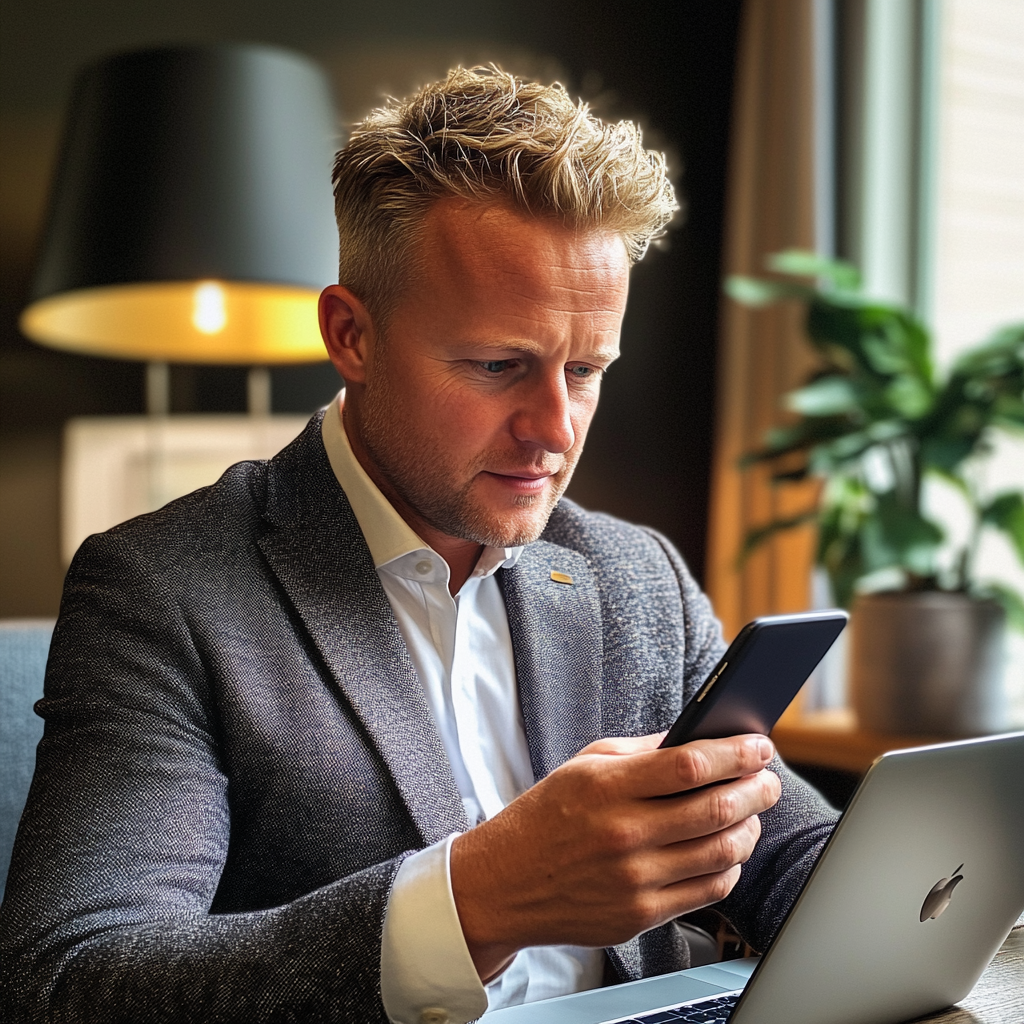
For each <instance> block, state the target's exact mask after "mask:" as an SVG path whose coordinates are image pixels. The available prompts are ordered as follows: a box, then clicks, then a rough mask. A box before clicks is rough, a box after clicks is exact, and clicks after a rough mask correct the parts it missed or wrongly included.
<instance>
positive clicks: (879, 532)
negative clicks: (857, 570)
mask: <svg viewBox="0 0 1024 1024" xmlns="http://www.w3.org/2000/svg"><path fill="white" fill-rule="evenodd" d="M943 538H944V534H943V531H942V530H941V529H940V528H939V527H938V526H936V524H935V523H933V522H932V521H931V520H930V519H926V518H925V517H924V516H922V515H921V513H920V512H918V511H917V510H916V509H911V508H906V507H905V506H903V505H901V504H900V503H899V502H898V501H897V500H896V497H895V492H893V491H890V492H889V493H887V494H882V495H879V497H878V505H877V507H876V509H875V514H874V515H873V516H870V517H867V518H865V520H864V524H863V526H862V527H861V544H862V549H863V552H864V563H865V568H866V570H867V571H868V572H877V571H878V570H879V569H887V568H890V567H892V566H898V567H900V568H903V569H906V570H908V571H909V572H912V573H914V574H915V575H917V576H932V575H934V573H935V556H936V553H937V551H938V548H939V545H940V544H941V543H942V541H943Z"/></svg>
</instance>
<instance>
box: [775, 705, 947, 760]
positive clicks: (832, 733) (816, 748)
mask: <svg viewBox="0 0 1024 1024" xmlns="http://www.w3.org/2000/svg"><path fill="white" fill-rule="evenodd" d="M948 739H949V737H939V736H917V735H899V734H895V733H880V732H868V731H866V730H863V729H860V728H858V726H857V718H856V716H855V715H854V713H853V711H852V710H850V709H848V708H837V709H834V710H828V711H810V712H806V713H799V712H797V713H792V714H791V713H787V714H786V715H783V717H782V718H781V719H780V721H779V723H778V725H776V726H775V728H774V730H772V740H773V741H774V743H775V746H776V748H777V749H778V751H779V754H780V756H781V757H782V759H783V760H784V761H787V762H790V763H792V764H807V765H816V766H818V767H821V768H837V769H840V770H842V771H847V772H854V773H856V774H857V775H863V774H864V772H866V771H867V770H868V768H869V767H870V766H871V763H872V762H873V761H874V760H875V758H876V757H878V756H879V755H880V754H884V753H886V752H887V751H889V750H900V749H902V748H904V747H921V746H925V745H926V744H929V743H942V742H944V741H945V740H948Z"/></svg>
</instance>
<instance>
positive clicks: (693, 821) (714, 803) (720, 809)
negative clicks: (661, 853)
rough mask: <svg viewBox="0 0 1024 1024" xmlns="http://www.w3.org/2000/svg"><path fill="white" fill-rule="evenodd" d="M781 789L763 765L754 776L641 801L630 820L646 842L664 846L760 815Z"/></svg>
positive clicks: (772, 773) (773, 802)
mask: <svg viewBox="0 0 1024 1024" xmlns="http://www.w3.org/2000/svg"><path fill="white" fill-rule="evenodd" d="M781 791H782V786H781V784H780V782H779V779H778V776H777V775H776V774H775V773H774V772H772V771H770V770H768V769H767V768H765V769H762V770H761V771H760V772H758V773H756V774H755V775H746V776H744V777H743V778H742V779H734V780H733V781H731V782H723V783H720V784H719V785H717V786H709V787H707V788H706V789H702V790H699V791H697V792H688V793H680V794H679V795H678V796H675V797H672V798H670V799H668V800H649V801H645V802H644V804H643V805H642V807H641V808H640V809H638V814H637V816H636V817H635V818H634V823H635V826H636V828H637V829H638V831H639V833H640V834H641V835H642V836H643V837H644V841H645V843H646V845H649V846H653V847H665V846H669V845H671V844H673V843H681V842H687V841H688V840H691V839H699V838H701V837H702V836H713V835H714V834H715V833H717V832H721V831H722V830H723V829H729V828H731V827H732V826H734V825H736V824H737V823H739V822H742V821H745V820H747V819H749V818H751V817H752V816H754V815H758V814H762V813H764V812H765V811H766V810H768V809H769V808H770V807H773V806H774V805H775V803H776V802H777V801H778V799H779V794H780V793H781Z"/></svg>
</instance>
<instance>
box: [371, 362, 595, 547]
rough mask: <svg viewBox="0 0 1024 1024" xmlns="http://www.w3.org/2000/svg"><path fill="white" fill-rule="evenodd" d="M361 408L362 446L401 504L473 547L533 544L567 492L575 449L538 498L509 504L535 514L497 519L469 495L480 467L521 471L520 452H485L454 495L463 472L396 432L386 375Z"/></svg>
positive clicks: (517, 497)
mask: <svg viewBox="0 0 1024 1024" xmlns="http://www.w3.org/2000/svg"><path fill="white" fill-rule="evenodd" d="M362 405H363V409H362V413H363V414H362V417H361V427H362V430H361V437H362V443H363V446H364V447H365V448H366V451H367V452H368V453H369V455H370V457H371V458H372V459H373V461H374V464H375V465H376V466H377V468H378V469H379V470H380V472H381V473H382V474H383V476H384V477H385V478H386V479H387V481H388V482H389V483H390V484H391V486H392V487H393V488H394V489H395V492H396V493H397V494H398V496H399V497H400V498H401V499H402V501H404V502H405V503H406V504H407V505H408V506H409V507H410V508H412V509H413V510H414V511H415V512H416V513H417V514H418V515H419V516H420V517H421V518H422V519H423V520H424V521H425V522H426V523H427V524H428V525H430V526H431V527H433V528H434V529H435V530H439V531H440V532H441V533H443V534H445V535H446V536H449V537H457V538H459V539H460V540H468V541H472V542H473V543H476V544H484V545H487V546H490V547H496V548H512V547H521V546H523V545H525V544H530V543H532V542H533V541H535V540H537V539H538V538H539V537H540V535H541V534H542V533H543V532H544V528H545V527H546V526H547V523H548V520H549V519H550V518H551V513H552V512H553V511H554V509H555V506H556V505H557V504H558V501H559V499H560V498H561V497H562V495H563V494H564V493H565V489H566V488H567V487H568V486H569V481H570V480H571V479H572V474H573V471H574V470H575V468H576V463H577V461H578V459H579V454H580V450H579V448H575V449H573V450H572V451H569V452H566V453H565V454H564V455H562V456H557V458H558V459H559V462H560V467H559V468H558V469H557V471H556V472H555V473H554V474H553V475H552V476H551V477H549V478H548V486H547V487H546V488H545V492H544V494H543V495H530V494H521V495H515V496H514V497H513V498H512V499H511V504H512V505H513V507H515V508H520V509H536V510H537V511H536V512H535V514H534V515H532V516H530V517H529V519H527V520H526V521H525V522H524V521H523V519H522V518H520V517H519V516H516V515H515V514H514V513H513V512H509V513H505V514H502V513H501V512H498V511H495V510H494V509H492V508H487V507H486V506H484V505H483V504H482V503H480V502H478V501H477V500H476V499H475V498H474V496H473V493H472V491H473V485H474V482H475V481H476V478H477V472H478V471H479V470H481V469H483V468H484V464H485V463H486V465H487V466H488V467H490V468H491V469H494V467H500V466H507V467H509V468H510V469H511V468H516V467H522V465H523V462H524V461H525V460H524V458H523V455H522V453H521V452H519V451H515V450H511V451H508V452H494V451H490V452H487V453H486V454H485V455H482V456H481V457H480V460H479V461H480V465H479V466H478V467H473V470H475V471H470V472H469V474H468V478H467V479H466V482H465V483H464V484H462V485H461V486H460V487H458V488H457V489H456V488H455V487H454V486H453V484H452V481H454V480H458V479H460V478H461V477H462V475H463V474H464V473H465V472H466V470H465V467H459V466H457V465H456V464H455V463H454V462H452V461H451V460H450V459H448V458H447V457H446V456H445V454H444V452H443V451H441V450H439V449H437V448H434V449H433V450H431V449H430V447H429V446H428V445H425V444H423V443H422V441H420V439H418V438H416V437H412V436H410V433H409V432H408V431H406V430H404V429H402V426H403V425H402V420H401V416H400V415H397V414H396V410H397V408H398V402H397V400H396V399H395V396H394V395H393V394H392V392H391V388H390V384H389V383H388V381H387V374H386V373H383V374H378V375H377V378H376V380H375V381H374V383H373V385H369V384H368V385H367V387H366V389H365V391H364V393H363V403H362ZM549 462H550V460H549Z"/></svg>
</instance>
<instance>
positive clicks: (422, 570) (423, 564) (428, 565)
mask: <svg viewBox="0 0 1024 1024" xmlns="http://www.w3.org/2000/svg"><path fill="white" fill-rule="evenodd" d="M433 568H434V563H433V562H431V561H430V559H429V558H424V559H422V560H421V561H419V562H417V563H416V571H417V572H418V573H419V574H420V575H421V576H426V575H427V573H428V572H430V570H431V569H433ZM423 1012H424V1013H426V1012H427V1011H426V1010H424V1011H423ZM430 1012H431V1013H433V1010H431V1011H430ZM445 1019H446V1020H447V1018H445Z"/></svg>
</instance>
